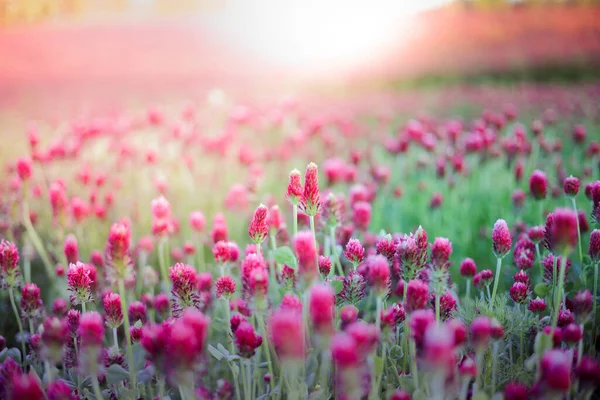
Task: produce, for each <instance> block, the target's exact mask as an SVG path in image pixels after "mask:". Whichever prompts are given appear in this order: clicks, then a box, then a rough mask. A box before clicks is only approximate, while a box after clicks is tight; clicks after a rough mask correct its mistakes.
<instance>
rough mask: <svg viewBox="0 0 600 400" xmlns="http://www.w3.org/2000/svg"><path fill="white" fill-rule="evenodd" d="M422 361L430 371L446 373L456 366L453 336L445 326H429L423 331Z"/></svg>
mask: <svg viewBox="0 0 600 400" xmlns="http://www.w3.org/2000/svg"><path fill="white" fill-rule="evenodd" d="M423 361H424V363H425V365H426V367H427V368H428V369H430V370H440V371H444V372H447V371H449V370H451V369H452V368H453V367H454V366H455V364H456V361H457V360H456V354H455V351H454V335H453V332H452V330H451V329H450V328H449V327H448V326H447V325H436V324H431V325H430V326H429V327H428V328H427V330H426V331H425V338H424V342H423Z"/></svg>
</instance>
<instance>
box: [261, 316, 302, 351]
mask: <svg viewBox="0 0 600 400" xmlns="http://www.w3.org/2000/svg"><path fill="white" fill-rule="evenodd" d="M268 328H269V338H270V339H271V342H272V343H273V346H274V347H275V351H276V352H277V355H278V356H279V357H280V358H281V359H282V360H283V361H284V362H286V361H287V362H289V361H294V360H303V359H304V340H305V339H304V324H303V322H302V313H299V312H297V311H294V310H276V311H274V312H273V313H272V314H271V316H270V317H269V323H268Z"/></svg>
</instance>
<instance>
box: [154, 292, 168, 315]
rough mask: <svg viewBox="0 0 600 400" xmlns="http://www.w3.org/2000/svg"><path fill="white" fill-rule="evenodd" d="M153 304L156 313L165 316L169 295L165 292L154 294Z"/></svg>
mask: <svg viewBox="0 0 600 400" xmlns="http://www.w3.org/2000/svg"><path fill="white" fill-rule="evenodd" d="M153 306H154V309H155V310H156V313H157V314H158V315H159V316H161V317H162V318H165V317H166V316H167V315H168V314H169V297H168V296H167V295H166V294H165V293H159V294H157V295H156V296H154V301H153Z"/></svg>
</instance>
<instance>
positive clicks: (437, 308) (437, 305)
mask: <svg viewBox="0 0 600 400" xmlns="http://www.w3.org/2000/svg"><path fill="white" fill-rule="evenodd" d="M435 322H437V323H438V324H439V323H440V295H439V294H436V295H435Z"/></svg>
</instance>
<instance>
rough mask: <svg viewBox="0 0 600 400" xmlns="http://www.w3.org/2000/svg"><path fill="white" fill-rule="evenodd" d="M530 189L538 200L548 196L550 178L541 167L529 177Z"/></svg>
mask: <svg viewBox="0 0 600 400" xmlns="http://www.w3.org/2000/svg"><path fill="white" fill-rule="evenodd" d="M529 191H530V192H531V195H532V196H533V198H534V199H536V200H543V199H545V198H546V194H547V192H548V178H547V177H546V174H545V173H544V172H542V171H540V170H539V169H536V170H535V171H533V173H532V174H531V177H530V178H529Z"/></svg>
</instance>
